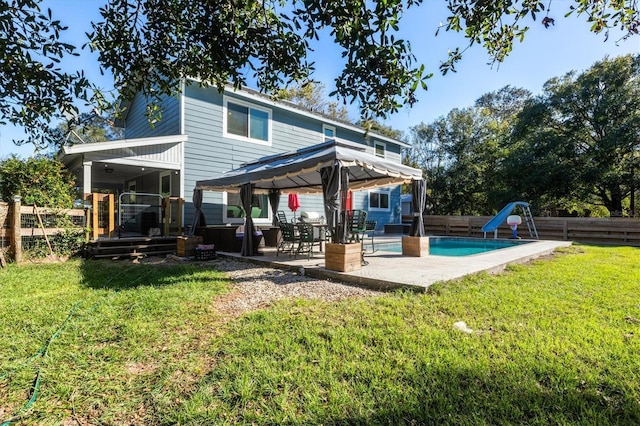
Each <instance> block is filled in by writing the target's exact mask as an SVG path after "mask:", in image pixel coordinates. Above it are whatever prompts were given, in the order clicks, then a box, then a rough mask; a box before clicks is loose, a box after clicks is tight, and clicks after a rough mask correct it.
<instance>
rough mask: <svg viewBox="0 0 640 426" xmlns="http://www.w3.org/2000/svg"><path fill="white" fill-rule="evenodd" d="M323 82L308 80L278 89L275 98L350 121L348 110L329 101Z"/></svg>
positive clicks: (333, 117) (340, 119) (336, 118)
mask: <svg viewBox="0 0 640 426" xmlns="http://www.w3.org/2000/svg"><path fill="white" fill-rule="evenodd" d="M325 89H326V86H325V84H324V83H316V82H309V83H307V84H298V85H296V86H294V87H289V88H287V89H282V90H279V91H278V93H277V95H276V96H277V98H279V99H282V100H288V101H291V102H294V103H296V104H298V105H300V106H301V107H303V108H305V109H308V110H309V111H314V112H317V113H320V114H324V115H326V116H327V117H330V118H332V119H334V120H338V121H342V122H345V123H351V120H350V119H349V112H348V111H347V109H346V108H345V107H344V106H340V105H338V103H337V102H331V101H329V100H328V99H327V98H326V96H325Z"/></svg>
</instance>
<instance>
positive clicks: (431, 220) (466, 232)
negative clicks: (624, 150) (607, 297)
mask: <svg viewBox="0 0 640 426" xmlns="http://www.w3.org/2000/svg"><path fill="white" fill-rule="evenodd" d="M405 219H406V220H410V217H409V216H406V217H405ZM490 219H491V216H430V215H426V216H424V228H425V232H426V233H427V235H447V236H461V237H462V236H464V237H480V238H482V237H483V236H484V235H483V233H482V231H481V229H482V226H483V225H484V224H485V223H487V222H488V221H489V220H490ZM534 222H535V225H536V228H537V230H538V235H539V236H540V239H541V240H561V241H577V242H583V243H594V244H618V245H629V246H640V219H636V218H618V217H616V218H582V217H536V218H534ZM518 235H519V236H521V237H522V238H529V233H528V231H527V227H526V225H525V224H524V223H523V224H522V225H520V226H519V227H518ZM510 236H511V229H510V228H509V226H507V224H506V223H505V224H503V225H501V226H500V227H499V228H498V238H509V237H510ZM487 238H493V232H488V233H487Z"/></svg>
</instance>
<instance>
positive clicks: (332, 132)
mask: <svg viewBox="0 0 640 426" xmlns="http://www.w3.org/2000/svg"><path fill="white" fill-rule="evenodd" d="M322 132H323V133H324V142H327V141H331V140H334V139H335V138H336V128H335V127H333V126H327V125H326V124H325V125H324V126H322Z"/></svg>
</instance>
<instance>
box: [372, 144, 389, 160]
mask: <svg viewBox="0 0 640 426" xmlns="http://www.w3.org/2000/svg"><path fill="white" fill-rule="evenodd" d="M373 150H374V152H375V154H376V157H382V158H385V157H386V156H387V146H386V145H385V144H384V142H380V141H375V142H374V143H373Z"/></svg>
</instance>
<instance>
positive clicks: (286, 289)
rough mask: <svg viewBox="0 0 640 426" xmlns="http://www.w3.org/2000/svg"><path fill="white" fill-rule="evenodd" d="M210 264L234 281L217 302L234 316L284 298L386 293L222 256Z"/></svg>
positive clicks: (222, 311)
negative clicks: (227, 292) (224, 272)
mask: <svg viewBox="0 0 640 426" xmlns="http://www.w3.org/2000/svg"><path fill="white" fill-rule="evenodd" d="M207 265H210V266H215V267H216V268H217V269H219V270H222V271H226V272H227V273H228V274H229V277H230V278H231V279H232V280H233V290H232V291H231V293H229V294H227V295H225V296H223V297H221V298H220V299H219V300H218V303H217V308H218V309H219V311H220V313H222V314H223V315H225V316H231V317H236V316H239V315H241V314H243V313H244V312H248V311H253V310H256V309H261V308H264V307H267V306H269V305H271V304H272V303H273V302H275V301H277V300H282V299H294V298H305V299H318V300H324V301H336V300H343V299H347V298H353V297H371V296H379V295H381V294H383V293H381V292H378V291H374V290H369V289H365V288H360V287H354V286H349V285H346V284H342V283H338V282H333V281H328V280H320V279H315V278H309V277H305V276H302V275H300V274H298V273H294V272H291V271H285V270H280V269H273V268H265V267H261V266H258V265H255V264H251V263H247V262H240V261H237V260H233V259H224V258H218V259H216V260H214V261H210V262H207Z"/></svg>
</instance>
